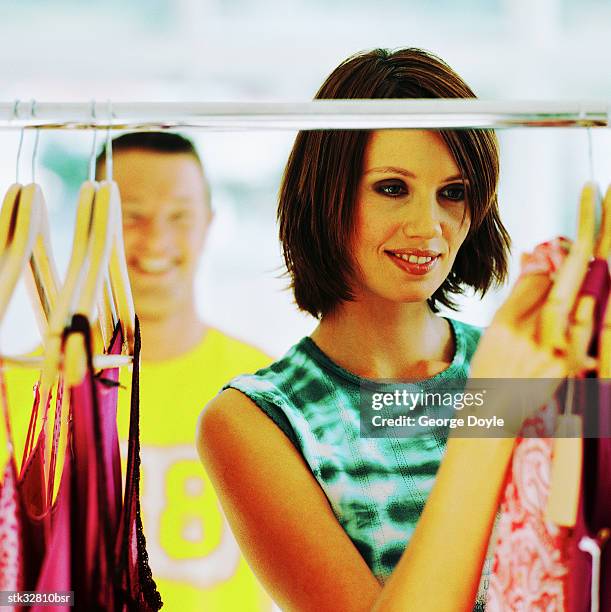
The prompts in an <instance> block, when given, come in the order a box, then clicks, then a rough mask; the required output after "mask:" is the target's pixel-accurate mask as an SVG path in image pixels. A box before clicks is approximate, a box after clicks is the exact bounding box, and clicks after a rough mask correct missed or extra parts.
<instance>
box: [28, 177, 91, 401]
mask: <svg viewBox="0 0 611 612" xmlns="http://www.w3.org/2000/svg"><path fill="white" fill-rule="evenodd" d="M96 188H97V186H96V184H95V183H94V182H93V181H86V182H85V183H83V185H82V186H81V189H80V192H79V197H78V204H77V209H76V222H75V225H74V236H73V239H72V252H71V254H70V260H69V263H68V269H67V271H66V277H65V280H64V283H63V285H62V288H61V290H60V292H59V295H58V298H57V301H56V305H55V308H54V309H53V311H52V312H51V317H50V320H49V326H48V329H47V333H46V342H45V352H44V358H43V359H44V361H43V366H42V371H41V379H40V396H41V398H43V401H46V398H48V396H49V393H50V391H51V388H52V387H53V385H54V384H55V380H56V378H57V375H58V373H59V367H60V360H61V343H62V334H63V331H64V328H65V326H66V324H67V323H68V322H69V321H68V318H69V316H70V312H71V310H72V304H73V302H74V301H75V298H74V295H75V291H76V288H77V287H78V286H79V280H80V279H81V277H82V275H83V274H84V272H85V269H86V266H85V263H86V257H87V244H88V242H89V228H90V225H91V218H92V212H93V203H94V198H95V192H96Z"/></svg>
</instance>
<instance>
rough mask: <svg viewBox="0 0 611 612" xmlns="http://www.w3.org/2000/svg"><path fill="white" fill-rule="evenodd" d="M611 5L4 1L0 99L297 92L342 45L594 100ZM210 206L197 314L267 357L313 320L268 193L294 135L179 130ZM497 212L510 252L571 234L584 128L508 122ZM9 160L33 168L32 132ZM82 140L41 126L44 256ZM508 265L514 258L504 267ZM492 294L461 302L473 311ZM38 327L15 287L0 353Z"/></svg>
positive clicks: (0, 172) (319, 77)
mask: <svg viewBox="0 0 611 612" xmlns="http://www.w3.org/2000/svg"><path fill="white" fill-rule="evenodd" d="M610 35H611V2H609V1H603V0H585V1H584V0H580V1H577V0H534V1H533V0H529V1H526V0H463V1H451V0H429V1H427V2H424V1H421V2H416V1H414V0H387V1H386V2H384V3H374V2H371V1H368V2H365V1H363V0H351V1H350V2H348V1H347V0H335V2H333V3H331V2H329V0H324V1H323V0H310V1H306V0H282V1H280V0H265V1H264V0H259V1H258V2H256V1H254V0H234V1H232V2H229V1H222V0H201V1H200V0H133V1H132V2H129V3H128V2H124V1H121V0H107V1H106V2H97V3H94V2H89V3H85V2H82V0H80V1H79V0H53V1H51V0H36V1H35V0H2V2H1V3H0V100H4V101H11V100H14V99H16V98H19V99H21V100H27V99H30V98H35V99H36V100H41V101H42V100H44V101H52V100H63V101H67V100H74V101H89V100H91V99H97V100H106V99H109V98H110V99H112V100H115V101H119V100H183V101H187V100H240V101H245V100H307V99H310V98H311V97H312V96H313V94H314V92H315V91H316V89H317V88H318V86H319V85H320V83H321V82H322V81H323V79H324V78H325V77H326V76H327V74H328V73H329V72H330V71H331V70H332V69H333V67H334V66H335V65H337V64H338V63H339V62H340V61H341V60H342V59H344V58H345V57H347V56H348V55H350V54H352V53H354V52H356V51H359V50H363V49H368V48H373V47H390V48H394V47H401V46H419V47H424V48H426V49H429V50H431V51H434V52H436V53H438V54H439V55H441V56H442V57H443V58H444V59H446V61H448V63H450V65H452V66H453V67H454V68H455V69H456V70H457V71H458V72H459V73H460V74H461V75H462V76H463V77H464V78H465V79H466V80H467V82H468V83H469V84H470V85H471V86H472V88H473V89H474V90H475V91H476V93H478V95H479V96H480V97H481V98H488V99H527V100H530V99H532V100H534V99H592V98H599V99H606V100H609V101H610V104H611V70H609V65H610V63H611V62H610V60H611V50H610V49H611V47H610V46H609V40H610ZM592 132H593V133H592V138H593V145H594V146H593V151H594V175H595V178H596V179H597V180H598V181H599V182H600V184H601V187H602V188H605V187H606V185H607V184H608V183H609V182H610V181H611V131H610V130H602V129H596V130H593V131H592ZM189 135H190V136H192V137H193V138H194V139H195V141H196V142H197V144H198V145H199V147H200V150H201V153H202V157H203V159H204V162H205V165H206V166H207V169H208V172H209V175H210V179H211V183H212V189H213V200H214V206H215V207H216V209H217V218H216V221H215V224H214V228H213V232H212V235H211V236H210V240H209V245H208V250H207V252H206V255H205V257H204V258H203V261H202V266H201V270H200V273H199V276H198V281H197V283H198V296H199V305H200V308H201V311H202V314H203V316H204V318H205V319H206V320H207V321H208V322H210V323H212V324H214V325H217V326H219V327H221V328H223V329H225V330H228V331H229V332H231V333H233V334H234V335H237V336H241V337H243V338H245V339H247V340H250V341H251V342H253V343H254V344H256V345H259V346H261V347H263V348H265V349H267V350H268V351H270V352H271V353H272V354H275V355H278V354H281V353H282V352H283V351H284V350H285V349H286V348H287V347H288V346H289V345H290V344H291V343H293V342H294V341H296V340H297V339H298V338H299V337H301V336H302V335H303V334H305V333H307V332H308V331H309V330H310V329H311V328H312V327H313V325H314V321H313V320H311V319H309V318H308V317H305V316H303V315H300V314H299V313H297V312H296V310H295V308H294V307H293V305H292V299H291V296H290V294H289V293H288V292H287V291H285V290H284V287H285V285H286V280H284V279H281V278H279V277H280V272H281V260H280V257H279V249H278V244H277V239H276V228H275V204H276V194H277V189H278V184H279V180H280V175H281V172H282V168H283V164H284V162H285V161H286V157H287V154H288V151H289V149H290V146H291V143H292V140H293V138H294V134H292V133H285V132H267V133H265V132H261V133H223V134H219V133H204V132H192V133H190V134H189ZM500 136H501V145H502V158H501V159H502V178H501V194H500V195H501V197H500V201H501V210H502V215H503V218H504V220H505V222H506V224H507V226H508V228H509V230H510V232H511V234H512V237H513V240H514V262H517V256H518V254H519V252H520V251H521V250H523V249H525V248H530V247H532V246H534V244H535V243H537V242H538V241H541V240H544V239H547V238H549V237H552V236H554V235H556V234H559V233H563V234H567V235H573V233H574V232H573V226H574V224H575V217H576V204H577V201H578V194H579V190H580V188H581V185H582V183H583V182H584V180H587V179H588V178H589V177H590V171H589V164H588V156H587V151H588V145H587V137H586V131H585V130H561V129H558V130H550V129H529V130H524V129H522V130H506V131H504V132H502V133H501V134H500ZM17 140H18V138H17V134H15V133H9V132H4V133H2V132H0V191H4V190H5V189H6V188H7V187H8V185H9V184H10V183H11V182H13V180H14V176H15V159H16V151H17ZM25 140H26V142H25V146H24V151H23V156H22V165H21V172H22V178H23V179H24V180H27V179H29V176H30V173H31V170H30V164H31V148H32V142H33V140H34V135H33V134H31V133H28V134H26V139H25ZM91 140H92V136H91V134H87V133H76V132H46V131H45V132H43V133H42V134H41V136H40V149H39V156H38V165H37V176H38V179H39V182H41V183H42V185H43V188H44V191H45V194H46V196H47V200H48V204H49V209H50V216H51V226H52V234H53V241H54V245H55V251H56V258H57V260H58V262H59V267H60V269H61V270H63V269H64V266H65V264H66V260H67V257H68V254H69V247H70V237H71V234H72V224H73V218H74V214H75V203H76V200H75V198H76V192H75V189H76V187H78V183H79V182H80V181H81V180H83V179H84V178H85V175H86V171H87V163H88V160H87V156H88V154H89V149H90V146H91ZM514 274H515V266H514ZM503 294H504V292H503V291H501V292H498V293H496V294H491V295H489V296H488V297H487V298H486V299H485V300H484V301H483V302H481V303H480V302H478V301H476V300H468V301H467V302H466V303H465V305H464V308H463V311H462V313H461V315H460V316H461V317H462V318H464V319H465V320H468V321H471V322H475V323H479V324H486V323H487V322H488V321H489V319H490V316H491V313H492V312H493V311H494V308H495V307H496V305H497V304H498V302H499V300H500V299H501V298H502V295H503ZM38 340H39V335H38V331H37V329H36V326H35V324H34V318H33V314H32V311H31V309H30V307H29V304H28V301H27V296H26V295H25V293H24V291H23V289H22V288H21V289H20V291H19V292H18V294H17V295H16V296H15V299H14V300H13V303H12V305H11V308H10V312H9V314H8V316H7V317H6V318H5V320H4V321H3V322H2V323H1V324H0V351H1V352H5V353H6V352H10V353H15V352H23V351H25V350H27V349H29V348H31V347H32V346H33V345H35V344H36V343H37V342H38Z"/></svg>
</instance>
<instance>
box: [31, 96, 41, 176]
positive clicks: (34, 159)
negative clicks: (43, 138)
mask: <svg viewBox="0 0 611 612" xmlns="http://www.w3.org/2000/svg"><path fill="white" fill-rule="evenodd" d="M30 117H31V118H32V119H34V118H35V117H36V100H34V99H33V98H32V102H31V105H30ZM39 136H40V128H38V127H37V128H36V137H35V139H34V151H33V152H32V183H35V182H36V157H37V155H38V137H39Z"/></svg>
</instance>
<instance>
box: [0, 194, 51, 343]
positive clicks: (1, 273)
mask: <svg viewBox="0 0 611 612" xmlns="http://www.w3.org/2000/svg"><path fill="white" fill-rule="evenodd" d="M7 228H8V231H7ZM0 248H2V255H3V256H2V260H1V261H2V265H1V267H0V320H2V319H3V318H4V316H5V314H6V311H7V309H8V305H9V303H10V300H11V298H12V296H13V293H14V291H15V287H16V286H17V282H18V281H19V278H20V277H21V274H22V272H23V271H24V269H25V268H26V266H28V267H29V271H30V274H29V275H28V277H27V279H28V288H29V289H30V296H31V298H32V301H33V304H34V310H35V314H36V319H37V322H38V326H39V329H40V331H41V335H42V336H43V337H44V335H45V332H46V327H47V321H48V317H49V315H50V312H51V310H52V308H53V305H54V303H55V300H56V297H57V287H58V285H59V281H58V274H57V269H56V266H55V260H54V258H53V251H52V248H51V239H50V233H49V221H48V218H47V207H46V204H45V200H44V197H43V194H42V190H41V188H40V186H39V185H37V184H36V183H31V184H29V185H26V186H21V185H19V184H15V185H12V186H11V187H10V188H9V190H8V192H7V195H6V197H5V199H4V203H3V206H2V212H1V213H0Z"/></svg>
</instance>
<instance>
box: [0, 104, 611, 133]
mask: <svg viewBox="0 0 611 612" xmlns="http://www.w3.org/2000/svg"><path fill="white" fill-rule="evenodd" d="M34 106H35V112H33V107H34ZM609 126H611V101H547V102H546V101H532V102H528V101H511V100H509V101H507V100H502V101H487V100H477V99H451V100H450V99H433V100H428V99H427V100H423V99H418V100H414V99H406V100H314V101H311V102H297V103H287V102H107V101H100V102H35V103H34V102H31V101H20V102H19V101H18V102H0V129H17V128H22V127H25V128H40V129H51V130H54V129H62V130H65V129H69V130H83V129H86V130H87V129H93V128H98V129H116V130H125V129H129V130H157V129H174V128H197V129H207V130H218V131H223V130H262V129H265V130H269V129H277V130H317V129H381V128H421V129H425V128H429V129H434V128H438V129H441V128H443V129H490V128H516V127H545V128H548V127H561V128H567V127H609Z"/></svg>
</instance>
